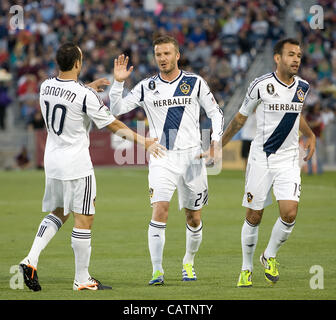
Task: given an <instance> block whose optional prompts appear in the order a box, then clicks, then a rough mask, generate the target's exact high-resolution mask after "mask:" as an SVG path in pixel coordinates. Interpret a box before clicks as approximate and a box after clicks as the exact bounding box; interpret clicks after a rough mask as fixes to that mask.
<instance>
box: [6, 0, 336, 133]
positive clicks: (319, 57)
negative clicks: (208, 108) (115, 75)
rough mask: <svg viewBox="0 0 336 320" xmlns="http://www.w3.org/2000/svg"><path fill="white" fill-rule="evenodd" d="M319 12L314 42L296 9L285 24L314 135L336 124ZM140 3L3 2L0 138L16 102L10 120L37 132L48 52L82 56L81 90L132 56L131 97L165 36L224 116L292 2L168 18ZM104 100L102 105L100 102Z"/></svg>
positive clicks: (218, 6)
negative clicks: (15, 23) (17, 10)
mask: <svg viewBox="0 0 336 320" xmlns="http://www.w3.org/2000/svg"><path fill="white" fill-rule="evenodd" d="M316 2H318V3H319V4H320V5H322V7H323V8H324V29H322V30H314V32H312V29H311V28H310V25H309V21H308V19H309V18H308V19H307V16H306V15H305V13H304V11H303V8H302V7H301V6H300V4H299V3H300V2H298V5H297V6H296V7H295V9H294V11H293V12H292V16H293V19H294V20H295V22H296V31H297V37H298V38H299V39H300V40H301V42H302V47H303V50H304V56H303V60H302V67H301V71H300V75H301V76H302V77H303V78H304V79H306V80H308V81H309V82H310V83H311V90H310V94H309V98H308V101H307V105H308V108H306V112H309V113H311V118H312V119H314V120H316V118H317V116H316V114H315V113H317V114H319V117H320V119H322V124H320V127H319V128H316V130H315V131H316V132H318V130H320V131H322V130H323V127H324V126H325V125H326V124H327V123H328V122H330V121H335V109H336V93H335V91H336V90H335V86H336V4H335V2H334V1H332V0H318V1H316ZM146 3H150V2H148V1H142V0H106V1H103V0H100V1H99V0H42V1H34V0H24V1H15V3H14V1H1V3H0V69H1V70H0V130H1V129H4V121H3V119H4V117H5V110H6V107H8V106H9V105H11V102H13V101H16V102H17V103H16V104H15V105H16V106H18V110H19V112H18V119H16V120H18V121H21V122H22V123H24V125H25V126H26V127H29V128H33V129H34V128H42V127H43V126H44V124H43V119H42V117H41V114H40V111H39V103H38V91H39V85H40V83H41V82H42V81H43V80H44V79H45V78H47V77H50V76H54V75H56V74H57V70H56V65H55V61H54V58H55V52H56V50H57V48H58V46H59V45H60V43H63V42H65V41H74V42H76V43H78V44H79V46H80V47H81V49H82V51H83V53H84V59H85V60H84V65H83V70H82V73H81V80H82V81H83V82H84V83H87V82H91V81H92V80H94V79H96V78H99V77H103V76H111V74H112V68H113V60H114V58H115V57H116V56H117V55H119V54H120V53H125V54H127V55H129V56H130V63H131V64H132V65H134V66H135V70H134V72H133V73H132V76H131V78H130V79H129V83H127V85H126V87H128V88H132V87H133V86H134V85H135V84H136V83H137V82H138V81H140V80H141V79H143V78H145V77H148V76H150V75H153V74H155V73H156V72H157V70H156V67H155V63H154V59H153V52H152V40H153V38H155V37H156V36H157V35H159V34H166V33H169V34H171V35H173V36H175V37H176V38H177V40H178V42H179V44H180V48H181V60H180V66H181V68H183V69H186V70H189V71H192V72H196V73H199V74H200V75H202V76H203V77H204V79H205V80H206V81H207V82H208V84H209V86H210V88H211V89H212V91H213V92H214V94H215V97H216V99H217V101H218V103H219V105H220V106H223V107H224V108H225V104H226V102H227V101H228V100H229V98H230V96H231V95H232V93H233V92H234V90H235V88H236V87H237V86H239V85H240V84H241V83H242V81H243V80H244V75H245V73H246V72H247V70H248V68H249V66H250V64H251V62H252V61H253V59H254V57H255V56H256V55H257V54H258V52H260V50H262V48H263V45H264V44H265V43H266V41H272V43H274V42H275V41H277V40H278V39H280V38H282V37H284V36H285V30H284V26H283V23H282V21H281V17H283V14H284V11H285V9H286V6H287V5H288V4H289V3H290V0H253V1H248V0H193V1H184V2H183V1H182V3H185V4H183V5H181V6H178V7H176V8H174V9H172V10H170V8H168V7H166V6H165V5H164V4H160V3H157V5H156V6H155V8H148V7H146ZM14 4H18V5H20V6H22V7H23V9H24V29H23V30H19V29H17V30H13V29H10V28H9V23H8V21H9V18H10V14H9V10H10V7H11V5H14ZM267 71H268V70H265V72H267ZM269 71H271V70H269ZM256 76H259V75H256ZM103 98H104V99H105V102H106V104H109V101H108V96H107V94H105V96H104V97H103ZM316 105H317V107H315V106H316ZM317 109H319V110H318V111H317ZM314 110H315V111H314ZM143 118H144V115H143V114H142V112H139V110H135V111H134V112H133V113H130V114H128V115H126V116H123V118H122V120H123V121H125V122H126V123H127V124H128V125H130V126H132V124H134V120H136V119H143ZM203 120H204V121H206V119H205V117H204V119H203ZM315 122H316V121H315Z"/></svg>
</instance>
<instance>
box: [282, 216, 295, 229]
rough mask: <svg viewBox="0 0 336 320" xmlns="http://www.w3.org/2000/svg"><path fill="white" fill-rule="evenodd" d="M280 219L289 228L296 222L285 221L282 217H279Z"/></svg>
mask: <svg viewBox="0 0 336 320" xmlns="http://www.w3.org/2000/svg"><path fill="white" fill-rule="evenodd" d="M279 220H280V222H281V223H282V224H284V225H285V226H286V227H287V228H291V227H293V226H294V224H295V220H294V221H293V222H291V223H288V222H285V221H283V220H282V219H281V217H279Z"/></svg>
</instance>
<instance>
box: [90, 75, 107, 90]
mask: <svg viewBox="0 0 336 320" xmlns="http://www.w3.org/2000/svg"><path fill="white" fill-rule="evenodd" d="M110 84H111V82H110V81H109V80H108V79H106V78H99V79H97V80H95V81H92V82H90V83H88V84H87V86H88V87H90V88H92V89H94V90H96V91H97V92H103V91H104V89H103V88H102V87H103V86H109V85H110Z"/></svg>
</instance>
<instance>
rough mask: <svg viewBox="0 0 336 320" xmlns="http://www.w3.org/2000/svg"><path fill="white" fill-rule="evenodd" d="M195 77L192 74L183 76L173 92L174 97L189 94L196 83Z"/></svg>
mask: <svg viewBox="0 0 336 320" xmlns="http://www.w3.org/2000/svg"><path fill="white" fill-rule="evenodd" d="M196 81H197V78H196V77H193V76H183V78H182V79H181V81H180V82H179V84H178V85H177V87H176V90H175V92H174V97H176V96H190V95H191V93H192V91H193V89H194V87H195V84H196Z"/></svg>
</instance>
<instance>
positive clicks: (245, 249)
mask: <svg viewBox="0 0 336 320" xmlns="http://www.w3.org/2000/svg"><path fill="white" fill-rule="evenodd" d="M258 230H259V224H257V225H254V224H251V223H250V222H248V221H247V220H246V219H245V221H244V224H243V227H242V231H241V246H242V253H243V263H242V270H250V271H251V272H252V270H253V255H254V251H255V248H256V246H257V242H258Z"/></svg>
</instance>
